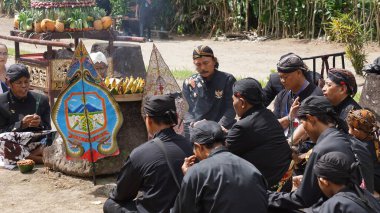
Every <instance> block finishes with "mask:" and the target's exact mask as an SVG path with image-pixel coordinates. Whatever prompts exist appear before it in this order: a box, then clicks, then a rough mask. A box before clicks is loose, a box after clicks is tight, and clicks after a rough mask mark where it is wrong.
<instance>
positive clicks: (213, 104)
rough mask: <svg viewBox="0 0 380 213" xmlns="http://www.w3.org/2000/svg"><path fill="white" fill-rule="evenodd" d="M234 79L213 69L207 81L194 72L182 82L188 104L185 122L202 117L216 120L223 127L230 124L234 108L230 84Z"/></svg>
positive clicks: (227, 126)
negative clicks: (210, 77)
mask: <svg viewBox="0 0 380 213" xmlns="http://www.w3.org/2000/svg"><path fill="white" fill-rule="evenodd" d="M235 81H236V79H235V78H234V77H233V76H232V75H231V74H228V73H225V72H221V71H218V70H215V73H214V74H213V76H212V79H211V80H209V81H207V80H206V79H204V78H203V77H202V76H201V75H200V74H195V75H193V76H191V77H190V78H188V79H186V80H185V81H184V83H183V90H182V91H183V94H184V97H185V98H186V101H187V103H188V104H189V111H188V113H186V115H185V123H191V122H195V121H200V120H203V119H206V120H211V121H215V122H218V123H219V124H220V125H222V126H223V127H225V128H229V127H231V126H232V124H233V123H234V120H235V115H236V113H235V110H234V108H233V105H232V102H233V101H232V95H233V94H232V86H233V84H234V83H235Z"/></svg>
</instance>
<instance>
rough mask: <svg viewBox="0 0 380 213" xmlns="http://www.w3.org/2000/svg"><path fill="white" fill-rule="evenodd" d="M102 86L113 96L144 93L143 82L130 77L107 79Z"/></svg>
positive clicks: (138, 78)
mask: <svg viewBox="0 0 380 213" xmlns="http://www.w3.org/2000/svg"><path fill="white" fill-rule="evenodd" d="M104 85H105V86H106V87H107V88H108V89H109V91H110V92H111V94H113V95H124V94H135V93H142V92H143V91H144V86H145V80H144V79H142V78H140V77H137V78H134V77H133V76H130V77H129V78H128V77H126V78H121V79H120V78H109V77H107V78H106V79H105V80H104Z"/></svg>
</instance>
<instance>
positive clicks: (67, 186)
mask: <svg viewBox="0 0 380 213" xmlns="http://www.w3.org/2000/svg"><path fill="white" fill-rule="evenodd" d="M12 24H13V20H11V19H7V18H0V29H2V30H1V31H0V34H1V35H9V30H11V29H12ZM61 41H63V42H73V41H70V40H61ZM0 42H2V43H5V44H6V45H8V47H14V44H13V42H11V41H5V40H2V39H0ZM84 42H85V45H86V46H87V48H88V49H90V48H91V45H92V44H93V43H94V42H99V41H95V40H88V39H87V40H84ZM155 44H156V45H157V47H158V49H159V51H160V52H161V54H162V56H163V58H164V59H165V61H166V63H167V64H168V66H169V67H170V68H171V69H189V70H193V68H194V67H193V64H192V50H193V48H194V47H196V46H198V45H201V44H203V45H209V46H211V47H212V48H213V50H214V54H215V55H216V56H217V57H218V59H219V61H220V70H222V71H227V72H230V73H232V74H234V75H235V76H241V77H247V76H250V77H254V78H257V79H265V78H266V77H267V75H268V74H269V73H270V70H271V69H275V68H276V63H277V61H278V59H279V57H280V56H281V55H283V54H285V53H288V52H294V53H296V54H298V55H300V56H301V57H307V56H314V55H321V54H328V53H336V52H341V51H344V47H343V46H342V45H339V44H335V43H328V42H324V41H319V40H313V41H305V40H296V39H282V40H267V41H264V42H249V41H233V42H221V41H212V40H208V39H203V38H199V37H175V38H173V39H171V40H155ZM20 48H21V49H22V50H27V51H30V52H43V51H46V48H45V47H42V46H35V45H28V44H21V45H20ZM141 49H142V53H143V58H144V62H145V65H146V66H147V65H148V63H149V57H150V52H151V50H152V43H143V44H141ZM366 51H367V53H368V62H373V60H374V59H375V58H376V57H378V56H380V48H379V47H378V46H377V45H376V44H370V45H368V46H367V48H366ZM9 62H10V63H12V62H14V59H12V58H10V59H9ZM308 65H309V66H311V64H309V63H308ZM346 67H347V68H348V69H350V70H353V69H352V66H351V64H350V62H349V61H348V60H346ZM319 69H320V68H318V70H319ZM358 82H360V83H363V82H364V80H363V78H358ZM115 180H116V179H115V176H109V177H102V178H98V184H97V185H96V186H94V185H93V184H92V180H89V179H80V178H75V177H69V176H66V175H64V174H61V173H59V172H54V171H48V170H46V168H44V167H43V166H38V167H37V168H35V169H34V170H33V172H32V173H30V174H21V173H20V172H19V171H18V170H17V169H15V170H12V171H9V170H5V169H2V168H0V189H1V191H0V211H1V212H91V213H92V212H102V206H103V203H104V201H105V200H106V194H107V191H109V190H108V189H109V188H110V187H109V185H108V184H112V183H114V182H115Z"/></svg>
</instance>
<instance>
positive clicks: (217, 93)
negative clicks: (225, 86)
mask: <svg viewBox="0 0 380 213" xmlns="http://www.w3.org/2000/svg"><path fill="white" fill-rule="evenodd" d="M215 98H217V99H221V98H223V90H215Z"/></svg>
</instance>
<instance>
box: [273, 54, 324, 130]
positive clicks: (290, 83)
mask: <svg viewBox="0 0 380 213" xmlns="http://www.w3.org/2000/svg"><path fill="white" fill-rule="evenodd" d="M277 71H278V73H279V76H280V80H281V83H282V84H283V85H284V88H285V89H284V90H282V91H281V92H280V93H278V95H277V97H276V100H275V103H274V110H273V113H274V114H275V115H276V117H277V118H278V119H279V122H280V124H281V126H282V127H283V128H284V129H288V128H289V126H290V125H291V122H290V120H292V119H293V118H289V113H290V108H291V106H292V104H293V102H294V101H295V100H296V98H298V102H301V101H303V100H304V99H305V98H307V97H309V96H311V95H322V94H323V93H322V90H321V89H320V88H319V87H317V86H315V85H314V84H312V83H310V82H309V81H307V80H306V77H305V76H306V72H307V69H306V65H305V64H304V63H303V61H302V59H301V58H300V57H299V56H298V55H295V54H294V53H288V54H286V55H283V56H281V58H280V61H279V62H278V64H277ZM289 130H290V131H292V129H291V128H290V129H289ZM287 133H288V131H286V135H287Z"/></svg>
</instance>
